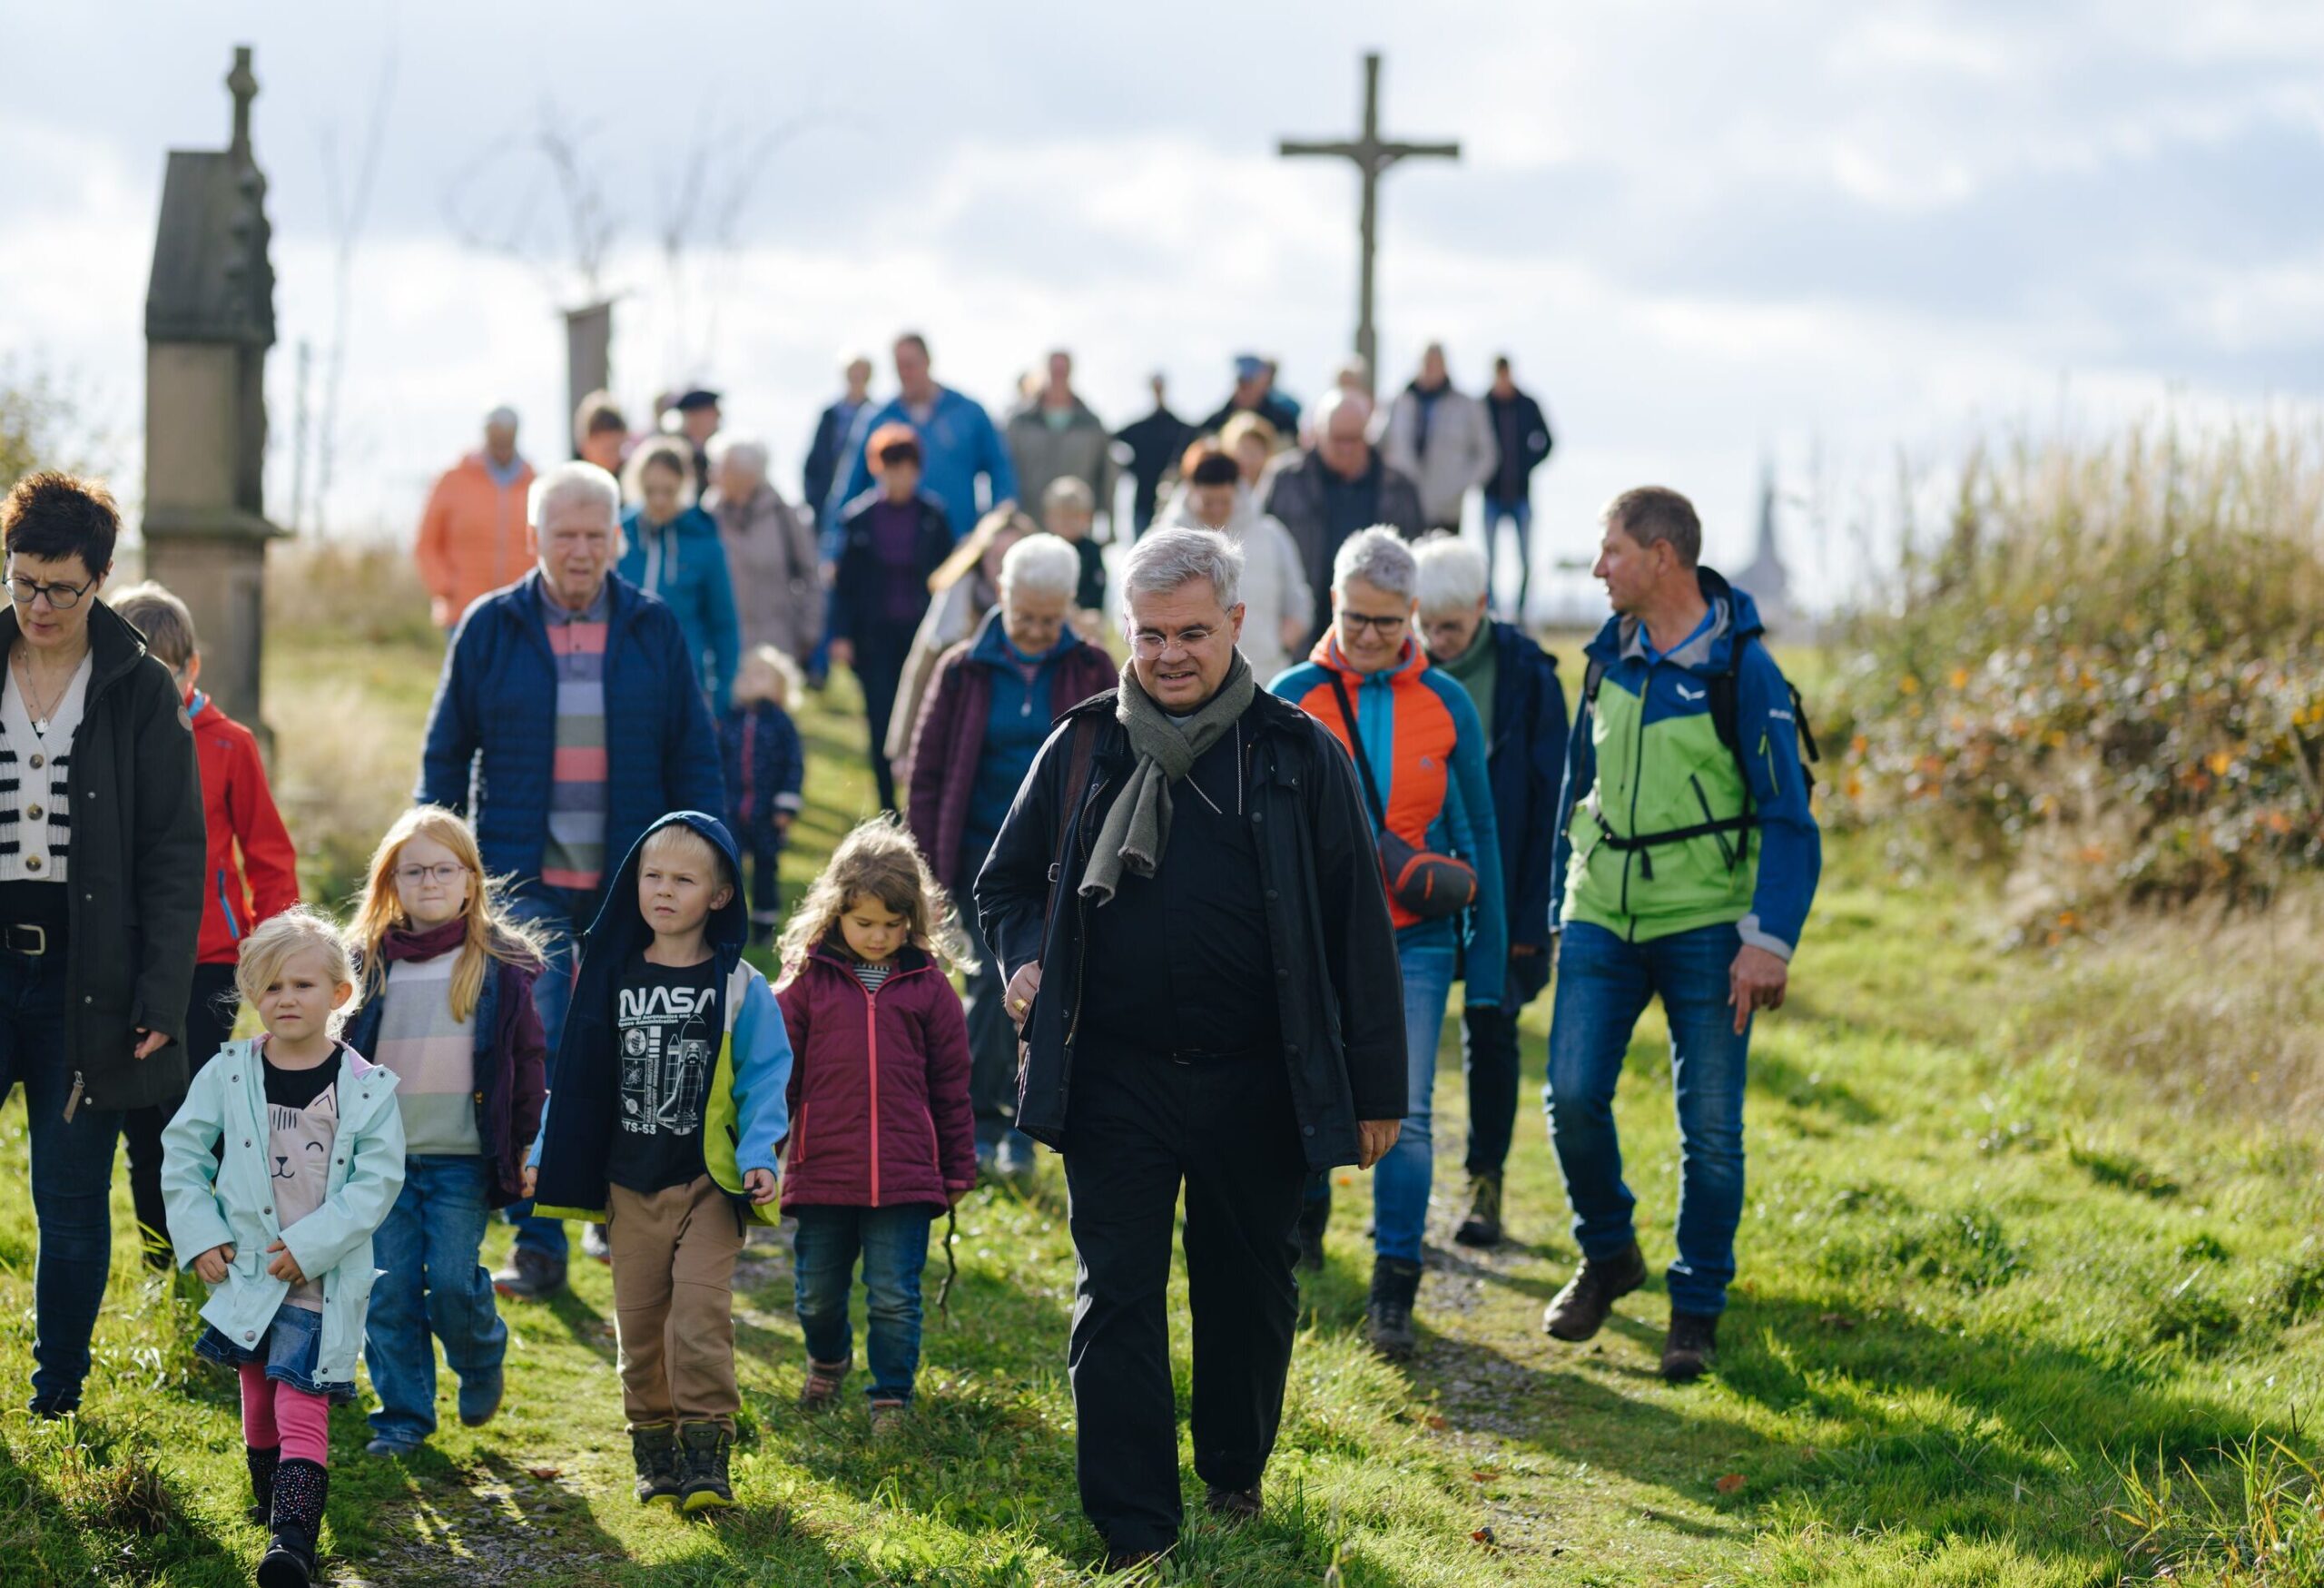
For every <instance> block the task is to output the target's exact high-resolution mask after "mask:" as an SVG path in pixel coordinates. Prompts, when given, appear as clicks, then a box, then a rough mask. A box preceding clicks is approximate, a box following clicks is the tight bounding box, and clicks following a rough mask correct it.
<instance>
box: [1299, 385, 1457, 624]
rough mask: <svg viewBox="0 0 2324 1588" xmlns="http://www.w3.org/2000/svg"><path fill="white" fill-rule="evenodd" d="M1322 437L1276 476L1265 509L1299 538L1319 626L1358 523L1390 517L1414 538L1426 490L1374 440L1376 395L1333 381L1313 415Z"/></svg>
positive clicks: (1326, 617)
mask: <svg viewBox="0 0 2324 1588" xmlns="http://www.w3.org/2000/svg"><path fill="white" fill-rule="evenodd" d="M1311 422H1312V423H1313V424H1314V425H1315V445H1314V446H1313V447H1310V448H1308V449H1306V450H1305V451H1304V452H1301V453H1300V454H1299V455H1298V456H1297V457H1295V458H1294V459H1291V460H1290V461H1289V462H1287V463H1285V464H1284V465H1283V466H1282V467H1281V468H1279V469H1275V472H1274V473H1273V475H1271V476H1270V477H1269V483H1268V484H1267V486H1266V506H1265V511H1267V512H1269V513H1272V514H1273V515H1275V518H1277V519H1279V520H1281V521H1282V524H1283V527H1284V528H1286V529H1288V530H1290V531H1291V538H1293V539H1294V540H1295V541H1297V542H1298V543H1299V554H1300V557H1302V558H1303V559H1304V561H1305V567H1306V570H1307V587H1308V588H1309V589H1311V590H1313V591H1314V592H1315V622H1314V623H1313V624H1312V625H1311V626H1310V627H1311V629H1312V631H1313V632H1315V633H1321V632H1322V631H1323V630H1324V627H1325V626H1328V625H1329V624H1330V623H1331V621H1332V602H1331V590H1332V558H1333V557H1334V556H1336V555H1337V554H1338V552H1339V548H1340V547H1341V546H1342V545H1343V544H1344V542H1345V541H1346V539H1347V538H1348V537H1349V536H1351V535H1353V534H1354V533H1355V532H1356V531H1357V530H1359V529H1365V528H1370V527H1372V526H1373V525H1374V524H1384V525H1386V526H1387V527H1388V528H1392V529H1393V530H1395V531H1396V532H1397V533H1398V534H1400V535H1402V536H1403V538H1405V539H1407V540H1414V539H1418V538H1419V537H1420V533H1421V528H1422V525H1421V512H1420V493H1419V492H1418V491H1417V490H1416V489H1415V488H1413V482H1412V481H1411V479H1409V478H1406V477H1405V476H1404V475H1403V474H1401V473H1399V472H1398V471H1397V470H1395V469H1392V468H1390V467H1389V466H1388V463H1387V461H1386V460H1385V459H1383V458H1382V457H1381V456H1380V453H1379V451H1378V449H1376V448H1374V446H1373V445H1372V431H1371V425H1372V399H1370V398H1368V397H1366V396H1365V395H1364V393H1362V392H1361V391H1350V390H1347V389H1346V388H1344V387H1334V388H1333V389H1332V390H1330V391H1328V392H1326V393H1324V399H1323V400H1322V401H1321V402H1318V403H1317V404H1316V405H1315V413H1314V414H1313V415H1312V416H1311Z"/></svg>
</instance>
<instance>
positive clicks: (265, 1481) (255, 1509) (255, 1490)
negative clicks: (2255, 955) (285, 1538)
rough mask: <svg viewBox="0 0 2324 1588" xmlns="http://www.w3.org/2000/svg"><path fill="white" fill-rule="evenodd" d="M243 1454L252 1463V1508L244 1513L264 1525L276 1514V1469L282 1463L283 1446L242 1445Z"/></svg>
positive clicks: (253, 1520)
mask: <svg viewBox="0 0 2324 1588" xmlns="http://www.w3.org/2000/svg"><path fill="white" fill-rule="evenodd" d="M242 1455H244V1457H246V1458H247V1459H248V1460H249V1462H250V1464H251V1508H250V1509H249V1510H248V1511H246V1512H244V1513H243V1514H244V1515H245V1516H248V1517H249V1518H250V1519H251V1521H252V1522H255V1523H257V1524H259V1525H260V1526H261V1527H264V1526H265V1525H266V1524H267V1523H268V1522H269V1521H270V1520H271V1519H272V1517H273V1515H274V1469H275V1468H276V1467H277V1466H279V1465H281V1461H282V1446H281V1445H268V1446H267V1447H266V1448H265V1449H263V1450H261V1449H260V1448H259V1447H258V1446H257V1445H244V1446H243V1447H242Z"/></svg>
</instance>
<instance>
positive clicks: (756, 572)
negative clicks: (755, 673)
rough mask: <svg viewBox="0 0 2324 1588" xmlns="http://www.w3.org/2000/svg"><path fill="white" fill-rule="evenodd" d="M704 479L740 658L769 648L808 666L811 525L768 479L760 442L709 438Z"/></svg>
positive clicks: (818, 623)
mask: <svg viewBox="0 0 2324 1588" xmlns="http://www.w3.org/2000/svg"><path fill="white" fill-rule="evenodd" d="M710 478H711V487H710V492H709V494H708V495H707V496H705V497H704V498H702V507H703V510H704V512H706V513H708V514H709V515H710V517H711V518H713V519H714V521H715V522H716V523H717V525H718V539H719V542H720V544H721V545H723V546H724V547H725V548H726V572H727V576H728V577H729V578H730V579H731V580H732V581H733V583H734V617H735V621H736V622H737V623H738V624H740V625H741V627H742V632H743V654H744V655H748V654H749V653H750V652H752V651H753V650H756V649H757V648H758V647H759V646H773V647H774V648H775V649H776V650H778V651H781V652H782V653H783V655H784V656H789V657H791V658H792V660H793V661H795V662H797V663H798V664H799V665H800V666H806V664H807V659H808V658H809V657H810V656H812V655H813V654H814V651H815V642H816V641H818V640H819V639H821V638H822V633H823V592H822V587H821V586H820V585H819V584H818V583H817V581H816V577H815V532H814V529H813V528H812V526H811V525H810V524H809V523H808V521H807V518H806V515H804V514H803V513H800V512H798V511H796V510H794V509H793V507H792V506H791V504H790V503H789V502H786V501H784V500H783V493H782V492H781V491H779V490H777V489H775V488H774V486H773V482H772V481H771V480H770V479H769V478H767V450H766V443H765V442H763V441H761V440H758V439H755V438H752V437H747V436H737V435H734V433H732V432H731V431H726V430H721V431H720V432H719V433H718V434H716V435H714V436H713V437H711V438H710Z"/></svg>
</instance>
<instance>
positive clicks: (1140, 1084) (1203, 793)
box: [976, 529, 1405, 1569]
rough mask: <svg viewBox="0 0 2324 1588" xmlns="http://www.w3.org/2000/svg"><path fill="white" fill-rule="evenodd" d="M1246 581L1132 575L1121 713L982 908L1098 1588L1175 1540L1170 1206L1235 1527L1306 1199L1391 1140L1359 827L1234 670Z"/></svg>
mask: <svg viewBox="0 0 2324 1588" xmlns="http://www.w3.org/2000/svg"><path fill="white" fill-rule="evenodd" d="M1241 565H1242V553H1241V552H1240V551H1239V550H1238V549H1237V548H1236V547H1234V546H1233V545H1232V544H1231V543H1229V542H1228V541H1227V540H1226V539H1225V538H1222V537H1220V536H1218V535H1215V534H1212V533H1210V532H1208V531H1206V530H1196V529H1157V530H1154V531H1152V532H1151V533H1149V534H1147V536H1146V537H1145V538H1143V539H1141V540H1139V541H1138V542H1137V545H1136V546H1135V547H1133V548H1132V549H1131V552H1130V555H1129V557H1128V561H1127V562H1126V563H1125V565H1124V567H1123V569H1122V597H1121V599H1122V609H1123V614H1124V616H1125V619H1126V623H1125V627H1126V630H1127V638H1128V642H1129V647H1130V660H1129V662H1128V665H1127V666H1124V667H1123V669H1122V672H1121V677H1120V686H1119V687H1118V689H1116V690H1111V691H1108V692H1107V693H1105V694H1103V695H1098V696H1097V697H1096V698H1095V699H1093V700H1089V701H1086V702H1084V703H1083V704H1082V705H1079V706H1078V707H1076V708H1075V709H1074V710H1072V711H1070V712H1068V714H1067V715H1066V718H1065V720H1064V722H1063V723H1061V724H1060V725H1059V727H1058V729H1057V731H1056V732H1055V733H1053V734H1051V735H1049V741H1048V743H1047V744H1046V745H1043V746H1042V749H1041V753H1040V756H1039V759H1038V760H1037V761H1036V762H1035V763H1034V765H1033V769H1032V771H1031V773H1030V774H1029V775H1028V776H1027V778H1026V780H1025V784H1024V786H1023V787H1022V788H1021V789H1020V790H1019V792H1018V794H1017V798H1016V801H1015V803H1014V804H1013V805H1012V806H1011V808H1010V810H1009V816H1008V819H1007V820H1006V821H1005V822H1004V823H1003V824H1002V825H1001V830H1000V835H999V837H998V838H997V839H996V840H995V841H994V843H993V849H992V854H991V858H990V859H989V860H988V861H987V862H986V863H985V867H984V871H983V873H981V874H980V876H979V877H978V879H977V889H976V895H977V907H978V910H979V912H980V917H981V919H982V922H983V926H984V934H985V941H986V942H988V943H990V945H991V946H992V948H993V951H994V952H995V953H996V954H997V955H998V956H999V958H1000V962H1001V964H1002V967H1003V969H1004V970H1006V972H1008V974H1009V983H1008V986H1009V994H1008V998H1009V1012H1010V1013H1011V1015H1012V1016H1014V1017H1015V1018H1016V1020H1017V1021H1019V1024H1020V1025H1021V1026H1022V1028H1023V1031H1024V1036H1025V1042H1026V1058H1025V1063H1024V1068H1023V1071H1022V1079H1021V1080H1020V1082H1019V1097H1020V1100H1019V1109H1018V1116H1017V1119H1018V1125H1019V1128H1020V1129H1023V1130H1025V1131H1026V1132H1027V1133H1028V1134H1029V1135H1031V1136H1033V1137H1034V1138H1035V1139H1039V1140H1041V1141H1045V1142H1048V1143H1049V1145H1051V1146H1053V1147H1056V1148H1058V1149H1059V1150H1061V1151H1062V1152H1063V1153H1064V1155H1065V1172H1066V1182H1067V1185H1068V1189H1069V1190H1070V1192H1071V1210H1070V1214H1069V1218H1070V1221H1071V1228H1072V1232H1073V1241H1074V1249H1075V1252H1076V1254H1077V1255H1078V1259H1079V1263H1078V1274H1077V1277H1076V1301H1075V1306H1074V1310H1073V1336H1072V1345H1071V1347H1070V1355H1069V1358H1068V1360H1069V1363H1070V1366H1071V1373H1072V1380H1073V1396H1074V1408H1075V1412H1076V1415H1077V1416H1078V1420H1079V1424H1080V1431H1081V1432H1080V1454H1079V1475H1080V1483H1081V1504H1082V1509H1083V1511H1084V1512H1085V1513H1086V1514H1088V1517H1089V1519H1090V1521H1091V1522H1092V1523H1093V1524H1095V1525H1096V1527H1097V1529H1098V1533H1099V1534H1101V1535H1103V1537H1104V1538H1105V1541H1106V1547H1107V1552H1108V1564H1109V1565H1110V1566H1112V1567H1115V1568H1117V1569H1118V1568H1120V1567H1123V1566H1127V1565H1128V1564H1131V1563H1135V1562H1138V1561H1142V1560H1147V1559H1151V1558H1153V1557H1154V1556H1156V1555H1157V1554H1158V1553H1161V1552H1162V1551H1165V1550H1167V1549H1168V1548H1170V1547H1171V1546H1172V1545H1173V1544H1175V1543H1176V1542H1177V1534H1178V1526H1179V1522H1180V1507H1179V1498H1178V1495H1179V1480H1178V1459H1177V1419H1176V1413H1175V1405H1174V1399H1173V1396H1172V1390H1171V1374H1170V1333H1169V1321H1168V1315H1167V1309H1166V1307H1165V1298H1166V1294H1167V1289H1168V1284H1169V1275H1170V1236H1171V1230H1172V1227H1173V1225H1174V1224H1175V1223H1176V1209H1177V1202H1178V1194H1179V1188H1180V1185H1181V1183H1182V1182H1183V1184H1184V1186H1185V1190H1186V1252H1187V1275H1188V1287H1189V1294H1190V1296H1191V1297H1192V1303H1193V1306H1194V1308H1195V1319H1196V1321H1195V1331H1194V1340H1195V1345H1194V1407H1193V1410H1194V1445H1195V1471H1196V1475H1198V1476H1199V1477H1201V1478H1202V1480H1203V1481H1204V1483H1205V1484H1207V1485H1208V1487H1209V1499H1208V1504H1209V1508H1210V1509H1211V1511H1212V1512H1213V1513H1215V1514H1219V1515H1222V1516H1225V1517H1229V1518H1239V1517H1246V1516H1251V1515H1255V1514H1257V1513H1258V1511H1259V1509H1260V1499H1259V1484H1260V1478H1261V1475H1263V1474H1264V1472H1265V1467H1266V1462H1267V1457H1268V1455H1269V1454H1270V1453H1271V1451H1272V1450H1273V1448H1274V1445H1275V1427H1276V1424H1277V1422H1278V1420H1279V1418H1280V1416H1281V1415H1282V1410H1283V1386H1284V1376H1285V1371H1286V1370H1287V1369H1288V1367H1289V1366H1290V1361H1291V1346H1292V1334H1293V1329H1294V1327H1295V1325H1296V1322H1297V1318H1298V1285H1297V1281H1296V1279H1295V1276H1294V1273H1293V1268H1292V1239H1291V1237H1292V1230H1293V1227H1294V1225H1295V1222H1296V1220H1297V1218H1298V1215H1299V1209H1300V1205H1301V1198H1302V1189H1303V1187H1304V1186H1305V1182H1306V1179H1307V1177H1308V1175H1309V1173H1310V1172H1311V1171H1317V1170H1328V1169H1331V1168H1333V1167H1334V1166H1335V1165H1339V1164H1347V1163H1354V1164H1357V1165H1359V1166H1361V1167H1364V1168H1366V1169H1368V1168H1370V1167H1371V1166H1372V1165H1373V1164H1374V1162H1376V1161H1377V1160H1378V1159H1379V1158H1380V1156H1381V1154H1383V1153H1384V1152H1385V1151H1387V1150H1388V1149H1389V1148H1390V1147H1391V1146H1393V1143H1394V1141H1395V1138H1396V1131H1397V1120H1398V1119H1399V1118H1400V1117H1401V1116H1402V1115H1403V1111H1404V1090H1405V1067H1404V1043H1403V1014H1402V1002H1403V1000H1402V994H1401V992H1400V991H1399V989H1398V985H1397V974H1396V949H1395V941H1394V936H1393V932H1392V931H1391V930H1390V927H1389V924H1388V909H1387V901H1386V898H1385V896H1384V893H1383V892H1382V888H1381V883H1380V872H1379V866H1378V864H1377V863H1376V862H1374V860H1373V858H1372V856H1373V847H1372V834H1371V824H1370V823H1369V822H1368V821H1367V820H1366V818H1365V816H1364V806H1363V802H1362V798H1361V796H1360V795H1359V794H1357V792H1356V787H1355V779H1354V773H1353V772H1352V771H1351V770H1350V768H1349V766H1348V763H1347V758H1346V756H1344V755H1342V754H1340V752H1339V751H1338V750H1337V749H1335V748H1334V746H1333V745H1332V744H1331V742H1330V740H1329V738H1328V737H1327V735H1325V734H1324V732H1323V730H1322V729H1321V728H1320V727H1319V726H1318V725H1316V724H1315V722H1314V721H1313V720H1311V719H1310V718H1308V717H1307V716H1305V715H1303V714H1302V713H1300V712H1298V711H1297V710H1295V709H1294V708H1293V707H1291V706H1290V705H1287V704H1286V703H1285V702H1283V701H1280V700H1277V699H1275V697H1274V696H1272V695H1268V694H1267V693H1266V692H1265V690H1263V689H1261V688H1260V687H1259V686H1258V685H1257V682H1256V680H1255V679H1254V678H1253V677H1252V676H1251V670H1250V666H1249V665H1248V664H1247V663H1246V662H1245V661H1244V659H1243V657H1242V656H1241V654H1240V653H1239V652H1238V651H1237V650H1236V638H1237V636H1238V635H1239V633H1240V630H1241V628H1242V623H1243V608H1242V606H1241V604H1240V603H1239V602H1238V601H1237V600H1236V583H1237V581H1238V579H1239V578H1240V576H1241V573H1242V567H1241ZM1052 868H1054V869H1052ZM1053 877H1054V879H1055V881H1054V883H1052V880H1051V879H1052V878H1053ZM1068 1097H1069V1098H1070V1103H1069V1105H1068Z"/></svg>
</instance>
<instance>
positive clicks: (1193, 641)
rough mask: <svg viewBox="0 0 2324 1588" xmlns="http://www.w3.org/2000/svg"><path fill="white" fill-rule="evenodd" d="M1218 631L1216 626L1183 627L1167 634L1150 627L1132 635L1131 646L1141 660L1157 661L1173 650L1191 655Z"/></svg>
mask: <svg viewBox="0 0 2324 1588" xmlns="http://www.w3.org/2000/svg"><path fill="white" fill-rule="evenodd" d="M1217 632H1218V631H1217V630H1216V629H1215V628H1182V629H1180V630H1179V631H1178V632H1177V633H1176V634H1170V635H1165V634H1157V633H1156V632H1155V631H1154V630H1152V629H1150V628H1149V629H1146V630H1144V631H1143V632H1141V633H1138V634H1134V635H1132V636H1129V648H1130V649H1131V650H1133V651H1135V652H1136V653H1137V659H1138V660H1139V661H1141V662H1151V661H1157V660H1158V659H1160V658H1161V657H1163V656H1167V655H1168V654H1169V653H1170V652H1171V651H1173V650H1177V651H1181V652H1184V653H1187V654H1188V655H1191V654H1192V653H1194V652H1196V651H1198V650H1200V649H1202V647H1203V646H1206V645H1208V644H1209V643H1210V636H1213V635H1215V634H1216V633H1217Z"/></svg>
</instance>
